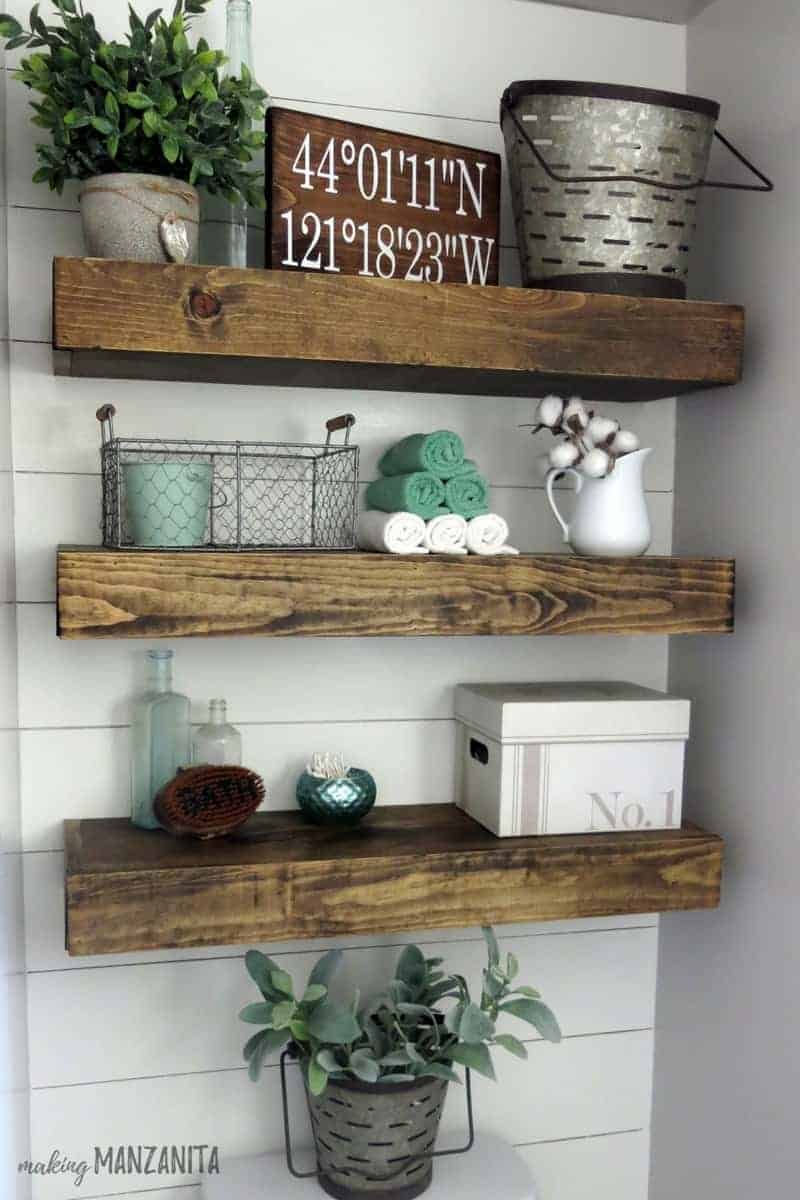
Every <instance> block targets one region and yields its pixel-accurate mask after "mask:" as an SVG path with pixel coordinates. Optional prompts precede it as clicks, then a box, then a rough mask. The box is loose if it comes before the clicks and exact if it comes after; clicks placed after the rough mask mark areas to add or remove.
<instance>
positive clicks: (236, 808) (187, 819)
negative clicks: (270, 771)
mask: <svg viewBox="0 0 800 1200" xmlns="http://www.w3.org/2000/svg"><path fill="white" fill-rule="evenodd" d="M265 795H266V789H265V787H264V781H263V780H262V779H261V777H260V776H259V775H256V773H255V771H248V770H247V768H246V767H214V766H199V767H187V768H186V769H185V770H182V771H179V772H178V774H177V775H176V776H175V778H174V779H172V780H170V782H169V783H167V784H165V785H164V787H163V788H162V789H161V791H160V792H159V793H158V795H157V796H156V798H155V801H154V804H153V807H154V810H155V814H156V817H157V818H158V821H159V823H160V824H161V825H162V826H163V828H164V829H166V830H167V832H168V833H174V834H176V835H177V836H178V837H197V838H215V837H224V836H225V835H226V834H228V833H231V832H232V831H233V830H234V829H238V827H239V826H240V825H242V824H243V823H244V822H245V821H246V820H247V819H248V817H250V816H252V814H253V813H254V812H255V811H256V809H257V808H258V806H259V804H261V802H262V800H263V799H264V797H265Z"/></svg>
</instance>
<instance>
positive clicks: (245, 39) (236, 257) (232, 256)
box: [222, 0, 253, 267]
mask: <svg viewBox="0 0 800 1200" xmlns="http://www.w3.org/2000/svg"><path fill="white" fill-rule="evenodd" d="M225 54H226V56H227V59H228V61H227V62H226V63H225V65H224V67H223V68H222V74H223V77H227V76H231V77H232V78H234V79H241V76H242V67H243V66H245V67H247V69H248V71H250V72H251V74H252V71H253V18H252V5H251V2H250V0H228V10H227V14H226V36H225ZM224 257H225V264H226V266H229V267H246V266H247V204H246V203H245V201H244V200H240V201H237V202H236V203H233V204H230V205H228V216H227V220H226V224H225V251H224Z"/></svg>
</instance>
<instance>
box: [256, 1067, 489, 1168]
mask: <svg viewBox="0 0 800 1200" xmlns="http://www.w3.org/2000/svg"><path fill="white" fill-rule="evenodd" d="M287 1058H290V1059H292V1061H295V1060H296V1058H297V1055H296V1054H295V1053H294V1051H293V1050H291V1049H290V1048H288V1047H287V1049H286V1050H284V1051H283V1053H282V1054H281V1063H280V1065H281V1101H282V1105H283V1138H284V1143H285V1146H286V1166H287V1167H288V1168H289V1172H290V1174H292V1175H294V1177H295V1179H311V1178H312V1176H315V1175H319V1174H320V1172H319V1171H318V1170H314V1171H298V1170H297V1168H296V1167H295V1165H294V1158H293V1156H292V1134H291V1129H290V1122H289V1094H288V1090H287V1086H286V1060H287ZM464 1075H465V1077H466V1078H465V1083H466V1090H467V1127H468V1129H469V1138H468V1139H467V1144H466V1146H457V1147H455V1149H453V1150H433V1151H429V1152H428V1153H427V1154H413V1155H410V1156H409V1157H408V1158H407V1159H405V1161H404V1162H403V1163H402V1165H401V1166H399V1167H398V1168H397V1170H396V1171H392V1173H391V1175H381V1176H375V1175H372V1174H371V1173H370V1172H368V1171H359V1170H358V1168H357V1167H354V1166H353V1165H352V1164H350V1163H348V1166H347V1169H348V1171H349V1172H350V1174H351V1175H358V1176H360V1177H361V1178H362V1179H370V1180H379V1181H380V1182H381V1183H388V1182H389V1180H391V1179H396V1178H397V1176H398V1175H402V1174H403V1172H404V1171H407V1170H408V1168H409V1167H410V1166H412V1165H413V1164H414V1163H417V1162H423V1161H428V1160H429V1159H433V1158H446V1157H447V1156H448V1155H450V1154H466V1153H467V1151H468V1150H471V1149H472V1147H473V1145H474V1143H475V1118H474V1115H473V1112H472V1076H471V1074H470V1070H469V1067H467V1068H466V1069H465V1071H464Z"/></svg>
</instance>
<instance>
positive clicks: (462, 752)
mask: <svg viewBox="0 0 800 1200" xmlns="http://www.w3.org/2000/svg"><path fill="white" fill-rule="evenodd" d="M689 712H690V703H689V701H688V700H680V699H679V698H678V697H677V696H670V695H667V693H665V692H656V691H652V690H651V689H650V688H643V687H637V686H636V685H635V684H632V683H531V684H520V683H507V684H504V683H497V684H475V685H472V684H462V685H460V686H459V687H457V688H456V719H457V721H458V724H459V730H458V736H459V746H458V751H457V762H458V780H457V786H456V803H457V804H458V805H459V807H461V808H463V809H464V811H465V812H468V813H469V814H470V816H471V817H474V818H475V820H476V821H479V822H480V823H481V825H485V826H486V828H487V829H491V831H492V833H496V834H497V835H498V836H499V837H520V836H523V835H526V834H544V833H601V832H606V833H607V832H610V831H613V830H636V829H673V828H679V827H680V823H681V804H682V800H683V759H684V750H685V747H686V740H687V738H688V736H689Z"/></svg>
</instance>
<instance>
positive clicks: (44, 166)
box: [0, 0, 267, 208]
mask: <svg viewBox="0 0 800 1200" xmlns="http://www.w3.org/2000/svg"><path fill="white" fill-rule="evenodd" d="M209 3H210V0H176V3H175V5H174V8H173V10H172V16H171V17H170V18H169V19H167V18H166V17H165V16H164V15H163V10H162V9H156V10H155V11H154V12H151V13H150V15H149V16H148V17H145V18H142V17H140V16H139V15H138V14H137V12H136V11H135V9H134V8H133V6H132V5H131V6H129V32H128V33H127V35H126V38H125V40H124V41H123V42H116V41H106V40H105V39H104V38H103V37H102V35H101V34H100V33H99V31H98V29H97V27H96V25H95V21H94V17H93V16H92V14H91V13H90V12H87V11H86V10H85V8H84V4H83V2H82V0H52V4H53V7H54V8H55V9H56V19H55V23H54V24H48V23H46V22H45V20H44V19H43V18H42V17H41V16H40V15H39V9H40V7H41V6H40V5H39V4H35V5H34V6H33V8H32V9H31V13H30V17H29V22H28V28H27V29H24V28H23V27H22V25H21V24H20V22H19V21H17V20H16V19H15V18H14V17H11V16H9V15H8V14H7V13H0V37H2V38H5V39H6V48H7V49H9V50H13V49H15V48H17V47H20V46H26V47H27V48H28V49H29V50H33V51H35V53H33V54H30V55H29V56H28V57H26V58H23V60H22V63H21V65H20V67H19V68H18V69H17V70H16V71H15V72H14V77H15V78H16V79H19V80H21V82H22V83H24V84H25V86H26V87H28V88H30V89H31V90H32V91H34V92H37V93H39V95H40V96H41V97H42V99H41V100H40V101H32V102H31V106H32V108H33V109H34V111H35V116H34V117H33V123H34V124H35V125H37V126H38V127H39V128H41V129H44V130H47V132H48V134H49V137H50V141H49V142H46V143H44V142H43V143H41V144H39V145H37V147H36V153H37V155H38V158H39V164H40V165H39V168H38V170H37V171H36V173H35V175H34V176H33V179H34V182H35V183H48V184H49V185H50V188H51V189H52V190H53V191H57V192H61V190H62V189H63V187H64V184H65V182H66V181H67V180H68V179H89V178H91V177H92V176H95V175H105V174H109V173H112V172H120V171H121V172H140V173H143V174H150V175H167V176H170V177H172V178H174V179H182V180H186V181H188V182H189V183H191V184H193V185H195V184H196V185H198V186H201V187H204V188H206V189H207V190H208V191H209V192H213V193H217V192H219V193H222V194H223V195H224V196H225V197H227V199H229V200H230V201H232V202H236V201H238V200H239V199H240V198H243V199H245V200H246V201H247V203H248V204H251V205H254V206H255V207H258V208H263V207H264V194H263V185H260V181H261V179H262V175H261V173H260V172H256V171H255V170H253V169H252V167H251V165H250V164H251V163H252V161H253V156H254V154H255V152H256V151H257V150H259V149H260V148H261V147H262V146H263V145H264V140H265V135H264V133H263V132H261V131H260V130H258V129H255V128H254V125H255V124H256V123H257V122H259V121H261V120H262V119H263V116H264V102H265V100H266V98H267V97H266V92H264V91H263V90H262V89H261V88H260V87H259V86H258V84H257V83H256V82H255V81H254V79H253V78H252V76H251V75H250V73H249V71H248V70H247V68H246V67H245V66H242V70H241V78H233V77H230V76H227V77H225V78H223V77H222V75H221V68H222V66H223V64H224V63H225V61H226V59H225V55H224V53H223V52H222V51H221V50H213V49H212V48H211V47H210V46H209V44H208V42H206V41H205V39H203V38H200V39H199V41H198V42H197V44H196V45H194V46H192V45H191V44H190V41H189V33H190V30H191V23H192V18H193V17H195V16H198V15H200V14H202V13H203V12H204V11H205V9H206V7H207V5H208V4H209Z"/></svg>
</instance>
